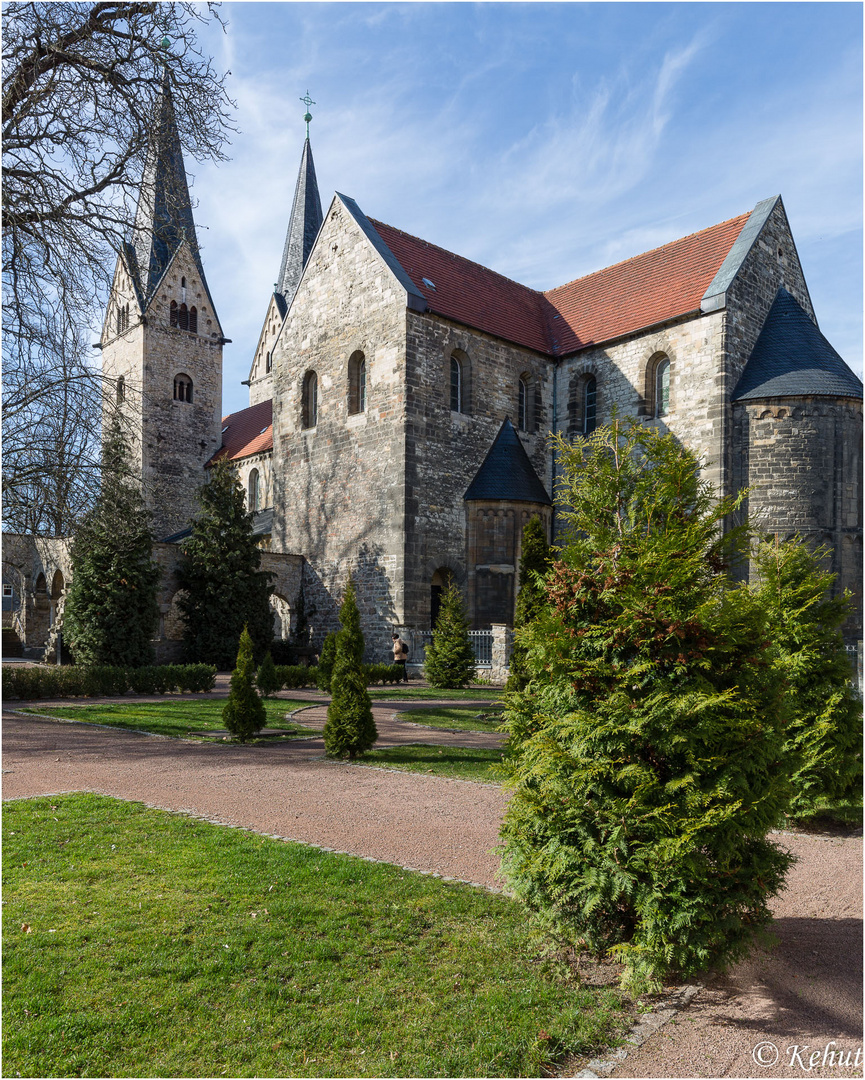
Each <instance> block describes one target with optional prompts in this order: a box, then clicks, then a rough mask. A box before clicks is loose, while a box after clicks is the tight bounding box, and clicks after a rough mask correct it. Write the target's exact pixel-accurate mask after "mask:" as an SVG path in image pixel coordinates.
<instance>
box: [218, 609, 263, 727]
mask: <svg viewBox="0 0 865 1080" xmlns="http://www.w3.org/2000/svg"><path fill="white" fill-rule="evenodd" d="M254 679H255V662H254V660H253V654H252V638H251V637H250V636H249V630H248V629H247V628H246V627H245V626H244V628H243V630H242V632H241V634H240V645H239V647H238V650H237V664H236V666H235V668H234V671H233V672H232V674H231V689H230V690H229V693H228V701H227V702H226V703H225V708H224V709H223V710H222V720H223V723H224V724H225V726H226V727H227V728H228V730H229V731H230V732H231V734H232V735H234V737H235V738H237V739H239V740H240V741H241V742H246V740H247V739H251V738H252V737H253V736H254V735H257V734H258V732H259V731H261V729H262V728H263V727H264V726H265V724H266V723H267V710H266V709H265V707H264V705H263V703H262V700H261V698H260V697H259V696H258V692H257V691H256V689H255V686H254V685H253V683H254Z"/></svg>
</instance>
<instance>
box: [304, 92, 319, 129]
mask: <svg viewBox="0 0 865 1080" xmlns="http://www.w3.org/2000/svg"><path fill="white" fill-rule="evenodd" d="M300 100H301V101H302V102H303V103H304V105H305V106H306V115H305V116H304V120H305V121H306V137H307V138H309V122H310V120H311V119H312V113H311V112H310V111H309V107H310V105H315V104H317V103H316V102H315V101H313V100H312V98H311V97H310V96H309V90H307V92H306V97H302V98H301V99H300Z"/></svg>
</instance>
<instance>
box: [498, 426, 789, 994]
mask: <svg viewBox="0 0 865 1080" xmlns="http://www.w3.org/2000/svg"><path fill="white" fill-rule="evenodd" d="M559 454H560V459H561V463H562V467H563V472H564V477H563V481H564V484H563V487H564V494H565V496H566V498H565V499H564V502H565V506H564V508H563V516H564V518H565V520H566V524H567V526H568V536H567V543H566V545H565V547H564V548H563V556H562V559H561V561H559V562H557V563H555V565H554V567H553V569H552V571H551V573H550V575H549V577H548V579H547V587H546V588H547V601H548V608H547V610H546V612H545V613H543V614H542V615H541V616H540V617H539V618H538V619H537V620H536V621H535V623H534V624H533V625H532V626H531V627H529V628H528V630H527V631H526V632H525V637H524V640H525V642H526V646H527V652H528V669H529V676H530V682H529V685H528V688H527V689H526V690H523V691H521V692H518V693H515V694H512V695H510V697H509V701H508V706H507V707H506V725H507V727H508V730H509V732H510V735H511V747H512V755H513V756H512V759H511V762H510V772H511V776H510V783H511V786H512V787H513V789H514V795H513V798H512V800H511V802H510V804H509V807H508V810H507V812H506V816H505V821H504V824H503V830H502V834H503V838H504V859H503V866H504V869H505V872H506V874H507V876H508V878H509V880H510V883H511V886H512V887H513V889H514V891H515V892H516V893H517V895H518V896H520V897H521V898H522V899H523V900H524V901H525V902H526V903H527V905H528V906H529V907H530V908H531V909H532V910H533V911H534V912H535V913H536V914H537V915H538V916H539V918H540V920H541V922H542V924H543V925H545V926H546V927H547V928H548V929H549V930H550V931H552V932H553V933H554V934H555V935H557V936H560V937H561V938H563V939H565V940H566V941H568V942H570V943H571V944H572V945H574V946H575V947H577V948H587V949H589V950H590V951H592V952H594V953H596V954H604V953H610V954H612V955H614V956H617V957H618V958H620V959H621V960H622V961H623V962H624V964H625V975H624V981H625V982H626V983H628V984H630V985H631V986H633V987H635V988H639V987H645V986H646V985H649V986H652V985H655V986H656V985H657V984H658V983H659V981H660V980H661V979H662V978H663V977H664V976H665V975H666V974H667V973H669V972H677V973H679V974H680V975H689V974H691V973H693V972H695V971H698V970H701V969H704V968H706V967H708V966H710V965H711V964H714V963H723V962H725V961H727V960H731V959H734V958H736V957H738V956H741V955H743V954H744V953H745V952H746V951H747V949H748V947H749V945H750V942H751V940H752V937H753V935H754V933H755V931H759V929H760V928H761V927H763V926H765V924H767V923H768V922H769V921H770V919H771V913H770V911H769V900H770V899H771V898H772V897H773V896H774V895H775V894H776V893H777V892H778V891H779V889H780V888H781V887H782V885H783V882H784V875H785V873H786V870H787V868H788V867H789V865H790V863H791V861H792V858H791V856H789V855H788V854H786V853H785V852H784V851H782V850H781V849H780V848H778V847H776V846H775V845H774V844H773V843H771V842H770V841H769V840H768V839H767V834H768V832H769V830H770V829H772V828H773V827H774V826H775V825H776V824H777V821H778V819H779V816H780V814H781V812H782V811H783V808H784V806H785V805H786V801H787V798H788V781H787V779H786V776H785V772H784V754H783V715H782V698H783V687H782V682H781V678H780V675H779V673H778V671H777V669H776V667H775V665H774V664H773V663H772V660H771V657H770V656H769V655H768V648H769V639H770V628H769V626H768V624H767V620H766V617H765V615H764V613H763V612H762V610H761V607H760V603H759V600H758V598H756V597H755V596H754V594H753V593H752V592H751V591H750V590H749V589H748V588H747V587H744V586H734V585H733V584H732V583H731V580H730V578H729V576H728V574H727V572H726V571H727V568H728V566H729V565H731V560H732V559H735V558H737V557H741V555H742V553H743V550H744V546H745V542H746V539H747V537H746V536H745V535H744V534H743V531H742V530H736V529H732V530H730V531H729V532H728V533H727V534H726V537H725V536H724V533H723V529H722V525H723V522H724V519H725V518H726V517H727V516H728V515H729V514H731V513H733V512H734V511H736V510H737V509H738V507H739V505H740V502H741V497H740V498H739V499H721V500H717V499H715V497H714V494H713V492H712V490H711V488H710V486H709V485H708V484H706V483H704V482H701V481H700V479H699V467H698V462H697V461H696V460H695V458H694V457H693V455H691V454H690V453H689V452H688V451H686V450H684V449H683V448H682V447H681V445H680V444H679V443H678V442H677V441H676V439H675V438H674V437H673V436H672V435H666V436H662V435H660V434H659V433H657V432H656V431H654V430H653V429H651V428H648V427H644V426H643V425H641V424H638V423H636V422H633V421H629V422H627V423H624V424H623V423H620V422H619V421H614V423H613V424H612V425H611V426H609V427H607V428H599V429H597V430H596V431H595V433H594V434H593V435H592V437H591V439H588V440H585V441H581V442H580V444H579V445H577V444H575V445H574V446H573V447H569V446H568V445H567V444H566V443H564V442H563V441H562V440H559Z"/></svg>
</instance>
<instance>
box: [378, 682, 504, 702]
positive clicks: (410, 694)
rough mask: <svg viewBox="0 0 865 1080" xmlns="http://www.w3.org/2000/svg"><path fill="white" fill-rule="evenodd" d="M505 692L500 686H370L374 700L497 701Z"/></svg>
mask: <svg viewBox="0 0 865 1080" xmlns="http://www.w3.org/2000/svg"><path fill="white" fill-rule="evenodd" d="M503 693H504V690H503V689H501V688H500V687H491V686H470V687H469V688H468V690H436V689H435V688H434V687H432V686H412V685H411V684H409V685H405V684H403V685H402V686H400V687H399V688H398V689H393V690H380V689H379V688H378V687H377V686H371V687H370V688H369V696H370V697H371V698H372V700H373V701H393V700H395V699H396V700H403V701H496V700H498V699H499V698H500V697H501V696H502V694H503Z"/></svg>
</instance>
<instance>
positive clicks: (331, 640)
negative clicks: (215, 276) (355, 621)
mask: <svg viewBox="0 0 865 1080" xmlns="http://www.w3.org/2000/svg"><path fill="white" fill-rule="evenodd" d="M335 663H336V631H334V632H333V633H330V634H328V635H327V637H326V638H325V639H324V641H323V642H322V646H321V652H320V653H319V657H318V669H317V671H316V679H315V681H316V685H317V686H318V688H319V690H321V692H322V693H323V694H329V693H330V678H331V675H333V665H334V664H335Z"/></svg>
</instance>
